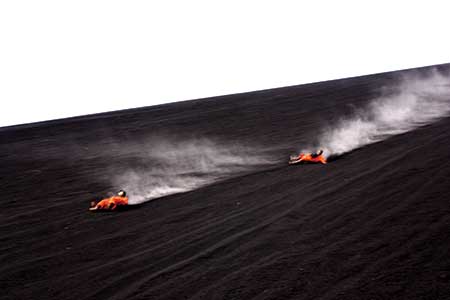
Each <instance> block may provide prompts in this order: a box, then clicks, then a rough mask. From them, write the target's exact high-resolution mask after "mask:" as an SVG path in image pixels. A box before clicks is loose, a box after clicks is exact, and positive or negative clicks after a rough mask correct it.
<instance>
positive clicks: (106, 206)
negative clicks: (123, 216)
mask: <svg viewBox="0 0 450 300" xmlns="http://www.w3.org/2000/svg"><path fill="white" fill-rule="evenodd" d="M126 205H128V197H127V193H126V192H125V191H124V190H120V191H119V192H118V193H117V195H116V196H112V197H110V198H106V199H103V200H101V201H100V202H98V203H97V204H96V203H95V202H94V201H93V202H91V208H89V210H90V211H95V210H115V209H116V208H117V207H118V206H126Z"/></svg>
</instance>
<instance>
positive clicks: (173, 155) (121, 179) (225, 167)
mask: <svg viewBox="0 0 450 300" xmlns="http://www.w3.org/2000/svg"><path fill="white" fill-rule="evenodd" d="M132 148H133V149H127V150H129V151H128V152H127V154H128V155H139V156H140V157H139V158H140V161H141V164H140V166H138V167H135V168H131V167H130V168H129V169H128V170H126V171H125V172H123V173H122V174H120V175H116V176H115V177H114V178H113V184H114V185H115V186H117V187H122V188H123V189H125V190H126V191H127V193H128V194H129V197H130V200H129V202H130V204H139V203H142V202H146V201H149V200H152V199H155V198H159V197H163V196H166V195H170V194H175V193H180V192H186V191H190V190H193V189H196V188H198V187H201V186H204V185H207V184H210V183H212V182H215V181H218V180H222V179H225V178H228V177H230V176H232V175H235V174H238V173H241V172H248V171H250V170H252V169H254V168H257V167H258V166H264V165H268V164H272V163H273V161H271V160H270V158H269V156H267V155H264V154H262V153H259V154H258V153H256V152H255V150H254V149H252V148H250V147H245V146H237V145H233V146H230V145H222V144H219V143H215V142H213V141H211V140H207V139H197V140H190V141H173V140H168V139H167V138H166V139H157V140H153V141H152V144H151V145H149V146H147V147H145V149H142V148H139V150H138V149H137V148H136V147H132ZM138 153H139V154H138Z"/></svg>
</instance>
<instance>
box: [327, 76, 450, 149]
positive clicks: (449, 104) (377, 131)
mask: <svg viewBox="0 0 450 300" xmlns="http://www.w3.org/2000/svg"><path fill="white" fill-rule="evenodd" d="M388 91H389V94H388V95H385V96H382V97H380V98H376V99H374V100H372V101H371V102H369V104H368V105H367V106H366V107H365V108H364V109H363V110H359V111H357V112H355V114H354V116H353V117H351V118H349V119H344V120H341V121H340V122H339V123H338V124H337V125H335V126H333V127H332V128H331V127H330V128H329V129H328V130H327V131H326V132H325V133H324V134H323V135H322V136H321V138H320V139H319V143H320V145H321V146H320V147H321V148H322V149H323V150H324V153H325V155H326V156H329V155H340V154H343V153H345V152H349V151H351V150H354V149H356V148H359V147H362V146H364V145H367V144H370V143H374V142H378V141H381V140H384V139H386V138H388V137H389V136H392V135H396V134H400V133H404V132H407V131H410V130H413V129H415V128H417V127H419V126H423V125H426V124H430V123H432V122H434V121H436V120H438V119H440V118H443V117H445V116H447V115H449V113H450V78H449V77H448V76H445V75H443V74H441V73H439V72H438V71H436V70H433V71H432V72H430V73H429V74H427V75H426V77H424V76H423V75H422V76H421V75H418V74H416V75H413V76H411V75H409V76H408V75H407V76H402V77H401V78H400V81H399V84H398V85H396V86H394V87H393V88H391V89H390V90H388ZM385 92H386V91H385Z"/></svg>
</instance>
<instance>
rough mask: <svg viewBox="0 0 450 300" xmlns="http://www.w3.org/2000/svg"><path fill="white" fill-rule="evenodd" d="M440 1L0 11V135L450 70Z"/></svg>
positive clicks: (54, 5)
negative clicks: (23, 127)
mask: <svg viewBox="0 0 450 300" xmlns="http://www.w3.org/2000/svg"><path fill="white" fill-rule="evenodd" d="M449 11H450V10H449V5H447V4H446V1H370V3H369V1H361V0H359V1H345V0H342V1H300V0H297V1H288V0H284V1H275V0H274V1H264V0H257V1H251V0H240V1H233V0H227V1H214V0H209V1H195V0H191V1H186V0H184V1H170V0H162V1H156V0H152V1H150V0H149V1H113V0H107V1H95V0H88V1H83V0H77V1H62V0H57V1H45V0H40V1H35V0H33V1H21V0H2V1H1V2H0V103H1V112H2V114H1V117H0V126H6V125H13V124H21V123H29V122H35V121H42V120H49V119H55V118H63V117H69V116H77V115H84V114H90V113H96V112H103V111H111V110H118V109H125V108H131V107H140V106H148V105H154V104H159V103H165V102H173V101H180V100H189V99H194V98H201V97H208V96H217V95H223V94H230V93H236V92H246V91H253V90H260V89H267V88H274V87H280V86H286V85H294V84H301V83H307V82H316V81H322V80H328V79H336V78H342V77H349V76H356V75H364V74H371V73H377V72H384V71H391V70H398V69H403V68H410V67H419V66H425V65H432V64H440V63H448V62H450V38H449V36H450V34H449V32H448V31H449V29H450V18H449V16H448V12H449Z"/></svg>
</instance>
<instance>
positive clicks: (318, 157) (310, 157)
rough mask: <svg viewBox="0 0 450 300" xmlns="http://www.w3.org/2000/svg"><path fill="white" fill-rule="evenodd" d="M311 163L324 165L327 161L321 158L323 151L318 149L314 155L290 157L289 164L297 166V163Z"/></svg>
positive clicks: (305, 154) (302, 154) (306, 154)
mask: <svg viewBox="0 0 450 300" xmlns="http://www.w3.org/2000/svg"><path fill="white" fill-rule="evenodd" d="M302 161H303V162H312V163H322V164H326V163H327V160H326V159H325V157H324V156H323V150H322V149H320V150H318V151H317V152H314V153H300V154H299V155H298V156H294V157H291V160H290V161H289V164H297V163H299V162H302Z"/></svg>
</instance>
